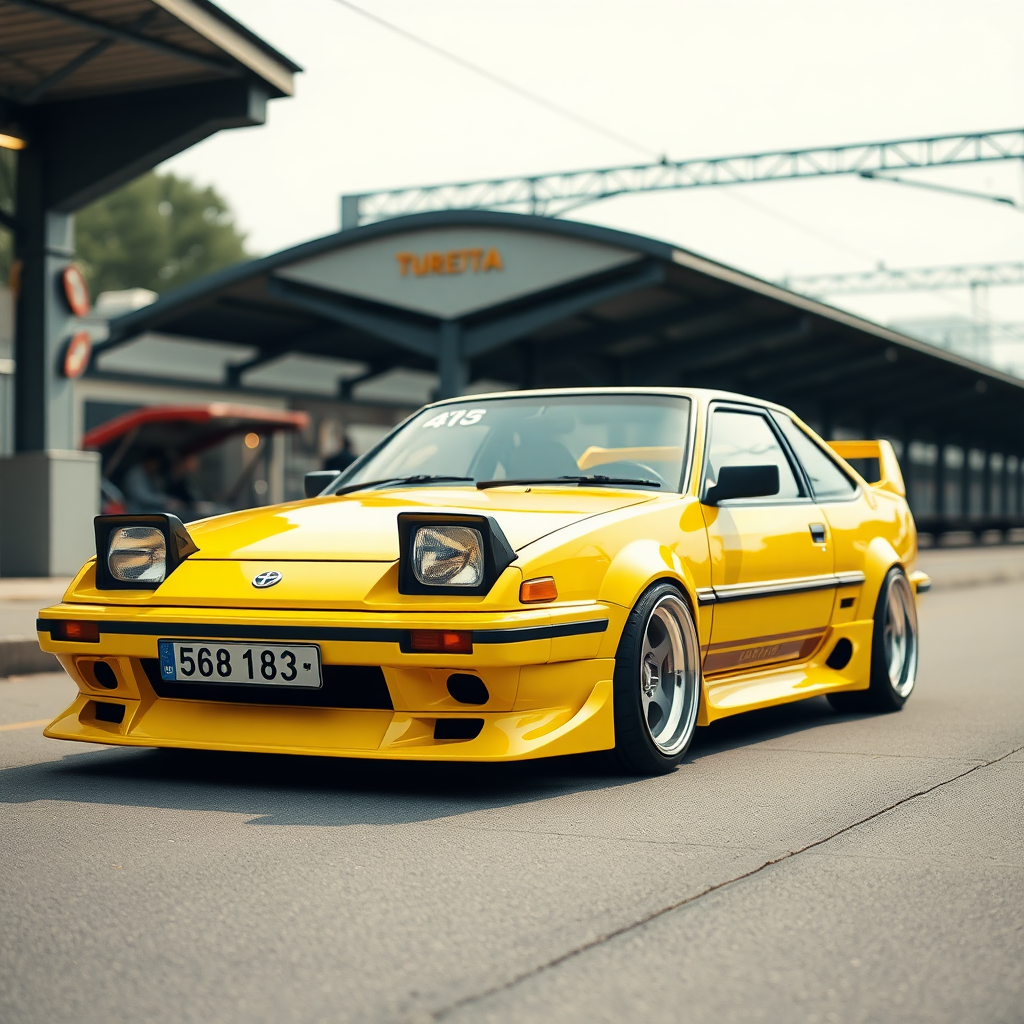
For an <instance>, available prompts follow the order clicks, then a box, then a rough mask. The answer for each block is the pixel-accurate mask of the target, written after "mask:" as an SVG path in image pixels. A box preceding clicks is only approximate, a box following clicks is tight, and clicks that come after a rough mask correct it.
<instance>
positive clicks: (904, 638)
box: [828, 566, 918, 711]
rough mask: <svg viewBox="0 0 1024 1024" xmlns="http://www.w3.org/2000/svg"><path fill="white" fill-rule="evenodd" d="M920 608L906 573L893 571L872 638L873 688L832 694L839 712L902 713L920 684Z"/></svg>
mask: <svg viewBox="0 0 1024 1024" xmlns="http://www.w3.org/2000/svg"><path fill="white" fill-rule="evenodd" d="M917 650H918V642H917V608H916V605H915V603H914V592H913V590H912V589H911V586H910V581H909V580H908V579H907V576H906V573H904V571H903V570H902V569H901V568H900V567H899V566H894V567H893V568H892V569H890V570H889V572H888V574H887V575H886V577H885V580H884V581H883V583H882V588H881V590H880V591H879V594H878V603H877V604H876V605H875V625H874V629H873V631H872V634H871V685H870V686H869V687H868V689H866V690H858V691H857V692H855V693H831V694H829V695H828V700H829V703H830V704H831V705H832V707H834V708H835V709H836V710H837V711H899V709H900V708H901V707H903V705H904V704H905V703H906V700H907V698H908V697H909V696H910V693H911V691H912V690H913V689H914V683H915V682H916V681H917Z"/></svg>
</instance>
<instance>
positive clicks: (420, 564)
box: [398, 512, 516, 594]
mask: <svg viewBox="0 0 1024 1024" xmlns="http://www.w3.org/2000/svg"><path fill="white" fill-rule="evenodd" d="M398 543H399V550H400V553H401V554H400V561H399V571H398V591H399V593H401V594H486V593H487V592H488V591H489V590H490V589H491V587H492V586H494V582H495V580H497V578H498V577H499V576H500V575H501V574H502V573H503V572H504V571H505V569H506V568H507V567H508V566H509V565H510V564H511V563H512V562H513V561H514V560H515V557H516V553H515V552H514V551H513V550H512V548H511V546H510V545H509V542H508V541H507V540H506V539H505V535H504V534H503V533H502V532H501V528H500V527H499V526H498V524H497V523H496V522H495V521H494V520H493V519H492V518H491V517H490V516H472V515H434V514H430V513H418V512H402V513H401V514H400V515H399V516H398Z"/></svg>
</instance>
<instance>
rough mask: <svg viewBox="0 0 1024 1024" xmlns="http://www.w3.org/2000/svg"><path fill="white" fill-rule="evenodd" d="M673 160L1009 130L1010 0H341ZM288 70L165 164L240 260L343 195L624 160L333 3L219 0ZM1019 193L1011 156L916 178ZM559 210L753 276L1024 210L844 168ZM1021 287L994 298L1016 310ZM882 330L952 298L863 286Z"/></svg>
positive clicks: (977, 230)
mask: <svg viewBox="0 0 1024 1024" xmlns="http://www.w3.org/2000/svg"><path fill="white" fill-rule="evenodd" d="M356 2H358V3H359V4H360V5H361V6H363V7H365V8H367V9H368V10H371V11H373V12H374V13H376V14H379V15H380V16H382V17H384V18H386V19H388V20H390V21H393V22H395V23H397V24H399V25H401V26H403V27H404V28H406V29H408V30H410V31H412V32H414V33H416V34H417V35H421V36H424V37H426V38H428V39H430V40H432V41H434V42H436V43H438V44H439V45H441V46H443V47H445V48H447V49H450V50H453V51H455V52H456V53H458V54H460V55H462V56H464V57H466V58H467V59H470V60H472V61H474V62H476V63H479V64H482V65H484V66H485V67H487V68H489V69H491V70H492V71H494V72H495V73H497V74H500V75H502V76H504V77H506V78H510V79H513V80H514V81H516V82H518V83H520V84H521V85H523V86H524V87H525V88H528V89H530V90H532V91H535V92H538V93H541V94H542V95H544V96H546V97H548V98H550V99H551V100H552V101H554V102H557V103H559V104H561V105H563V106H565V107H569V108H572V109H573V110H575V111H578V112H579V113H580V114H581V115H583V116H585V117H587V118H589V119H591V120H594V121H598V122H601V123H602V124H604V125H607V126H608V128H610V129H611V130H613V131H615V132H618V133H621V134H622V135H626V136H629V137H631V138H633V139H636V140H638V141H639V142H640V143H642V144H643V145H644V146H646V147H649V148H650V150H651V151H653V152H655V153H662V152H665V153H667V154H668V155H670V156H671V157H674V158H677V159H679V158H683V157H692V156H718V155H724V154H730V153H745V152H756V151H759V150H767V149H775V148H777V147H787V146H793V147H805V146H816V145H827V144H841V143H851V142H859V141H870V140H881V139H893V138H900V137H913V136H921V135H930V134H944V133H954V132H961V131H979V130H994V129H1000V128H1012V127H1020V126H1022V125H1024V60H1022V59H1021V40H1022V39H1024V3H1021V2H1020V0H969V2H968V0H960V2H953V0H853V2H850V0H784V2H783V0H703V2H692V0H674V2H673V0H517V2H515V3H511V2H508V0H429V2H428V0H356ZM220 3H221V6H222V7H224V8H225V9H226V10H228V11H229V12H230V13H231V14H232V15H233V16H235V17H236V18H238V19H239V20H240V21H242V22H244V23H245V24H246V25H247V26H249V27H250V28H251V29H252V30H253V31H255V32H257V33H259V34H260V35H262V36H263V37H264V38H265V39H267V40H268V41H269V42H270V43H271V44H272V45H274V46H276V47H277V48H278V49H280V50H281V51H282V52H284V53H286V54H287V55H288V56H289V57H291V58H292V59H293V60H295V61H296V62H297V63H299V64H301V65H302V66H303V68H304V69H305V71H304V73H303V74H301V75H299V76H298V80H297V81H298V88H297V93H296V96H295V97H293V98H291V99H286V100H277V101H275V102H273V103H272V104H271V106H270V116H269V120H268V123H267V124H266V125H265V126H264V127H261V128H256V129H247V130H244V131H230V132H222V133H221V134H220V135H218V136H216V137H214V138H212V139H210V140H208V141H206V142H204V143H201V144H200V145H198V146H195V147H194V148H193V149H191V150H189V151H188V152H187V153H184V154H182V155H181V156H179V157H176V158H175V159H173V160H171V161H170V162H169V163H168V164H167V165H165V166H166V167H168V168H171V169H173V170H175V171H176V172H178V173H182V174H187V175H189V176H191V177H193V178H195V179H196V180H198V181H201V182H204V183H212V184H214V185H215V186H216V187H217V188H218V189H219V190H221V191H222V192H223V193H224V195H225V196H226V197H227V198H228V200H229V201H230V202H231V203H232V205H233V206H234V208H235V210H236V211H237V214H238V218H239V221H240V223H241V225H242V226H243V227H244V228H245V229H246V230H247V231H248V232H249V233H250V246H251V248H252V249H253V250H255V251H257V252H261V253H267V252H272V251H274V250H276V249H279V248H282V247H284V246H287V245H291V244H293V243H297V242H301V241H304V240H306V239H309V238H312V237H316V236H318V235H323V234H327V233H329V232H332V231H335V230H337V228H338V223H339V212H338V209H339V202H338V197H339V196H340V195H341V193H343V192H358V191H367V190H372V189H376V188H385V187H389V186H399V185H408V184H427V183H430V182H435V181H444V180H461V179H465V178H475V177H483V176H489V175H505V174H517V173H524V172H544V171H555V170H570V169H575V168H582V167H590V166H594V167H597V166H603V165H609V164H617V163H630V162H634V161H641V162H642V161H644V160H645V159H646V158H645V155H644V153H643V152H641V151H638V150H636V149H631V148H629V147H627V146H625V145H621V144H618V143H616V142H614V141H612V140H610V139H608V138H606V137H604V136H602V135H600V134H598V133H596V132H592V131H588V130H587V129H586V128H583V127H580V126H578V125H576V124H573V123H571V122H569V121H566V120H564V119H562V118H560V117H558V116H556V115H554V114H551V113H547V112H545V111H543V110H540V109H538V108H536V107H534V106H532V105H531V104H530V103H528V102H527V101H526V100H523V99H520V98H517V97H516V96H514V95H511V94H509V93H507V92H505V91H503V90H502V89H500V88H499V87H497V86H496V85H493V84H490V83H488V82H486V81H484V80H482V79H480V78H478V77H476V76H474V75H472V74H471V73H469V72H468V71H465V70H463V69H461V68H459V67H456V66H454V65H452V64H451V63H448V62H446V61H444V60H443V59H441V58H439V57H437V56H435V55H433V54H431V53H429V52H426V51H424V50H423V49H421V48H419V47H417V46H416V45H414V44H413V43H411V42H408V41H406V40H403V39H401V38H399V37H398V36H395V35H394V34H392V33H389V32H388V31H386V30H385V29H383V28H381V27H380V26H378V25H375V24H373V23H372V22H370V21H368V20H366V19H364V18H361V17H360V16H359V15H357V14H355V13H353V12H352V11H350V10H347V9H346V8H345V7H343V6H341V5H340V4H339V3H337V2H336V0H220ZM918 173H919V176H920V177H922V178H923V179H924V180H928V181H935V182H944V183H947V184H954V185H957V186H960V187H965V188H973V189H978V190H986V191H992V192H997V193H1000V194H1005V195H1011V196H1013V197H1014V198H1016V199H1017V200H1019V201H1024V172H1022V168H1021V166H1020V165H1019V164H1018V163H1016V162H1008V163H990V164H981V165H973V166H968V167H963V168H955V169H949V170H945V171H943V170H940V171H930V172H918ZM574 216H576V217H578V219H580V220H587V221H592V222H597V223H602V224H607V225H610V226H613V227H619V228H623V229H626V230H630V231H636V232H639V233H642V234H648V235H652V236H655V237H659V238H663V239H666V240H669V241H672V242H675V243H676V244H678V245H681V246H684V247H686V248H689V249H693V250H696V251H698V252H700V253H703V254H706V255H708V256H711V257H713V258H715V259H719V260H722V261H724V262H727V263H730V264H733V265H736V266H739V267H742V268H744V269H746V270H749V271H752V272H753V273H756V274H759V275H761V276H764V277H768V278H779V277H782V276H783V275H785V274H787V273H817V272H822V271H832V270H864V269H869V268H871V267H873V266H875V265H876V264H877V263H878V262H880V261H884V262H885V263H886V264H887V265H888V266H893V267H897V266H926V265H935V264H945V263H960V262H974V261H988V260H1008V259H1015V260H1022V259H1024V213H1021V212H1017V211H1014V210H1012V209H1010V208H1005V207H1001V206H998V205H996V204H990V203H984V202H980V201H977V200H970V199H961V198H954V197H949V196H941V195H936V194H933V193H929V192H925V191H921V190H917V189H910V188H902V187H900V186H896V185H887V184H878V183H872V182H866V181H861V180H858V179H847V178H836V179H817V180H811V181H804V182H791V183H770V184H757V185H746V186H737V187H732V188H716V189H695V190H688V191H683V192H668V193H660V194H650V195H637V196H627V197H622V198H619V199H615V200H610V201H607V202H604V203H601V204H597V205H594V206H590V207H585V208H583V209H582V210H580V211H579V212H578V213H576V214H575V215H574ZM1022 292H1024V289H1010V288H1007V289H993V290H992V294H991V296H990V305H991V310H992V315H993V318H994V319H997V320H1024V294H1021V293H1022ZM847 303H848V304H850V305H854V307H855V308H857V309H858V310H860V311H861V312H864V313H866V314H867V315H869V316H871V317H873V318H875V319H879V320H883V321H886V320H890V319H893V318H897V317H906V316H918V315H924V316H928V315H935V316H939V315H948V314H951V313H957V312H960V313H966V312H968V310H969V308H970V307H969V300H968V297H967V295H966V294H957V293H950V294H914V295H906V296H896V297H884V298H882V297H875V298H870V297H863V298H857V299H855V300H854V299H852V298H851V299H849V300H847Z"/></svg>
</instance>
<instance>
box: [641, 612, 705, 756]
mask: <svg viewBox="0 0 1024 1024" xmlns="http://www.w3.org/2000/svg"><path fill="white" fill-rule="evenodd" d="M655 619H659V620H660V621H661V622H662V623H663V626H662V628H664V629H665V631H666V633H667V634H668V639H669V641H670V643H671V647H672V652H671V655H672V659H673V661H674V663H675V664H680V663H681V664H682V665H683V666H684V667H683V669H682V670H678V669H677V670H674V671H673V673H672V675H673V676H674V677H675V678H674V680H673V683H674V685H673V688H672V692H673V698H672V701H671V704H670V707H669V713H668V716H667V719H665V721H666V725H665V726H663V727H662V728H661V729H658V730H657V735H656V734H655V730H654V729H652V728H651V725H650V722H649V719H648V712H649V708H650V705H651V704H652V703H654V700H653V696H654V693H656V692H658V690H661V691H662V692H664V687H663V686H662V680H663V679H664V675H665V673H664V671H663V669H664V666H665V664H666V662H667V659H663V660H661V661H660V662H659V669H661V670H662V671H659V682H658V685H657V686H656V687H655V688H654V690H653V691H652V693H650V694H648V693H647V690H648V689H650V680H649V678H648V672H647V668H646V666H647V664H648V661H649V658H650V657H651V656H653V655H654V652H655V651H656V649H658V648H660V647H663V646H664V644H661V645H654V644H652V642H651V640H650V632H649V631H650V627H651V623H652V622H653V621H654V620H655ZM671 625H674V626H675V627H676V628H675V630H673V629H672V628H671ZM636 675H637V686H638V690H639V697H640V717H641V718H642V719H643V723H644V729H645V730H646V731H647V736H648V737H649V739H650V740H651V742H652V743H653V744H654V746H655V747H656V748H657V750H658V751H659V753H661V754H662V755H663V756H665V757H674V756H675V755H677V754H678V753H679V752H680V751H682V750H685V749H686V747H687V745H688V744H689V742H690V740H691V739H692V737H693V732H694V729H695V728H696V724H697V713H698V710H699V704H700V644H699V641H698V639H697V630H696V627H695V626H694V623H693V616H692V614H691V612H690V609H689V607H688V606H687V604H686V602H685V601H684V600H683V598H682V597H680V596H679V595H677V594H664V595H663V596H662V597H660V598H659V599H658V601H657V602H655V604H654V607H653V608H651V610H650V612H649V613H648V615H647V619H646V621H645V623H644V630H643V634H642V639H641V643H640V652H639V658H638V663H637V666H636ZM645 684H647V685H646V686H645ZM660 706H661V705H660V703H659V707H660Z"/></svg>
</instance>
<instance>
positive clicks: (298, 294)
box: [267, 277, 438, 359]
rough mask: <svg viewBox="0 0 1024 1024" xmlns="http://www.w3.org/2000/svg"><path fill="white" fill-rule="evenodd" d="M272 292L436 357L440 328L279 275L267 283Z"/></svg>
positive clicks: (400, 346)
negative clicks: (363, 304) (353, 302)
mask: <svg viewBox="0 0 1024 1024" xmlns="http://www.w3.org/2000/svg"><path fill="white" fill-rule="evenodd" d="M267 290H268V291H269V292H270V294H271V295H276V296H277V297H278V298H281V299H285V300H287V301H288V302H290V303H291V304H292V305H294V306H297V307H298V308H299V309H303V310H305V311H306V312H308V313H312V314H314V315H315V316H320V317H323V318H324V319H325V320H333V321H334V322H335V323H339V324H343V325H344V326H345V327H352V328H355V329H356V330H358V331H362V332H363V333H364V334H369V335H371V336H372V337H374V338H379V339H380V340H381V341H387V342H390V343H391V344H392V345H397V346H398V347H399V348H404V349H407V350H408V351H410V352H415V353H416V355H420V356H426V357H428V358H430V359H436V358H437V354H438V342H437V331H436V330H434V329H433V328H431V327H425V326H420V325H418V324H414V323H411V322H409V321H408V320H406V319H399V318H398V317H395V316H389V315H388V314H386V313H381V312H377V311H376V310H369V309H365V308H361V307H358V306H355V305H353V304H352V303H350V302H346V300H345V299H343V298H342V297H341V296H340V295H332V294H331V293H329V292H324V291H316V292H313V291H311V290H310V289H307V288H305V287H302V286H300V285H296V284H292V282H291V281H285V280H283V279H282V278H279V277H272V278H271V279H270V280H269V282H268V283H267Z"/></svg>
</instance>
